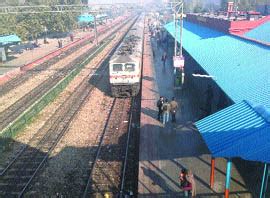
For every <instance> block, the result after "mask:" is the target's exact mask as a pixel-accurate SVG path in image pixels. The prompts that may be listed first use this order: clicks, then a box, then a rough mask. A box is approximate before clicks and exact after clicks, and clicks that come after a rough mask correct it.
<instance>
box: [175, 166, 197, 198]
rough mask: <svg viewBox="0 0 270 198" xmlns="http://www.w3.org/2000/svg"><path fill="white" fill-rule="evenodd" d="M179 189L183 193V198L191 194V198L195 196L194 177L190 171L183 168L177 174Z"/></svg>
mask: <svg viewBox="0 0 270 198" xmlns="http://www.w3.org/2000/svg"><path fill="white" fill-rule="evenodd" d="M179 180H180V187H181V189H182V190H183V192H184V196H185V197H188V196H189V194H191V196H192V197H195V196H196V183H195V179H194V175H193V174H192V172H191V170H187V169H185V168H183V169H182V170H181V172H180V174H179Z"/></svg>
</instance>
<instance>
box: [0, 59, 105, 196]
mask: <svg viewBox="0 0 270 198" xmlns="http://www.w3.org/2000/svg"><path fill="white" fill-rule="evenodd" d="M107 62H108V58H107V59H106V60H103V61H101V63H100V64H99V65H101V66H100V67H99V69H98V71H100V72H104V71H105V70H106V69H107V67H105V66H106V65H107ZM103 77H104V76H103V75H93V76H92V81H93V82H95V83H98V82H99V81H100V80H101V79H102V78H103ZM88 81H89V80H88V76H87V77H85V78H84V80H83V81H82V82H81V83H80V85H79V86H78V88H77V89H76V91H75V92H74V93H73V94H72V95H71V96H70V97H69V98H68V99H67V100H66V102H65V103H63V104H62V105H61V107H60V108H59V109H57V111H56V112H55V114H54V115H53V116H52V119H50V120H48V121H47V123H45V124H44V127H43V128H42V129H40V131H39V132H38V133H37V134H36V135H35V136H34V137H33V138H32V139H31V142H30V143H29V145H31V147H29V146H25V147H24V148H23V149H22V150H21V151H20V152H19V153H18V155H17V156H16V157H15V158H14V160H13V161H11V162H10V164H9V165H8V166H7V167H6V168H5V169H4V170H3V171H2V172H1V176H0V197H1V196H4V197H9V196H18V197H22V196H23V195H24V193H25V191H26V190H27V188H28V186H29V185H30V184H31V182H32V180H33V178H34V177H35V176H36V174H37V173H38V171H39V170H40V168H41V167H42V166H43V165H44V163H45V162H46V160H47V158H48V157H49V155H50V153H51V152H52V150H53V149H54V148H55V146H56V145H57V143H58V142H59V140H60V139H61V137H62V136H63V135H64V134H65V132H66V131H67V128H68V126H69V123H70V122H71V121H72V119H73V118H74V116H76V114H77V112H78V111H79V110H80V108H81V106H82V104H83V103H84V101H85V100H87V99H88V98H89V97H91V92H92V91H93V89H94V88H95V83H94V84H93V83H92V85H89V82H88Z"/></svg>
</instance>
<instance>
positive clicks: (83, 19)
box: [78, 14, 94, 23]
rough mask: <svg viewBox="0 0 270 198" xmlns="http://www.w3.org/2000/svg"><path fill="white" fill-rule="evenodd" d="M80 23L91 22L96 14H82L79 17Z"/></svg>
mask: <svg viewBox="0 0 270 198" xmlns="http://www.w3.org/2000/svg"><path fill="white" fill-rule="evenodd" d="M78 21H79V23H89V22H93V21H94V16H93V15H91V14H82V15H80V16H79V17H78Z"/></svg>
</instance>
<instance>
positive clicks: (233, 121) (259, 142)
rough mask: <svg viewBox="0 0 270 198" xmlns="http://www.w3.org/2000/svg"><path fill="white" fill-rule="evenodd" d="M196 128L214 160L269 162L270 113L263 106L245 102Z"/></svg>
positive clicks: (201, 121) (205, 120)
mask: <svg viewBox="0 0 270 198" xmlns="http://www.w3.org/2000/svg"><path fill="white" fill-rule="evenodd" d="M196 126H197V128H198V129H199V131H200V133H201V135H202V137H203V139H204V140H205V142H206V144H207V146H208V148H209V150H210V151H211V153H212V155H213V156H214V157H241V158H243V159H245V160H251V161H261V162H267V163H269V162H270V152H269V150H270V112H269V111H267V110H266V109H265V108H264V107H262V106H256V105H252V104H251V103H249V102H247V101H242V102H240V103H237V104H234V105H232V106H230V107H228V108H226V109H223V110H221V111H219V112H217V113H215V114H212V115H210V116H208V117H206V118H204V119H202V120H200V121H198V122H196Z"/></svg>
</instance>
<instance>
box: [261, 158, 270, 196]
mask: <svg viewBox="0 0 270 198" xmlns="http://www.w3.org/2000/svg"><path fill="white" fill-rule="evenodd" d="M269 174H270V171H269V164H267V163H265V164H264V170H263V178H262V185H261V192H260V198H265V193H266V190H267V184H268V179H269Z"/></svg>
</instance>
